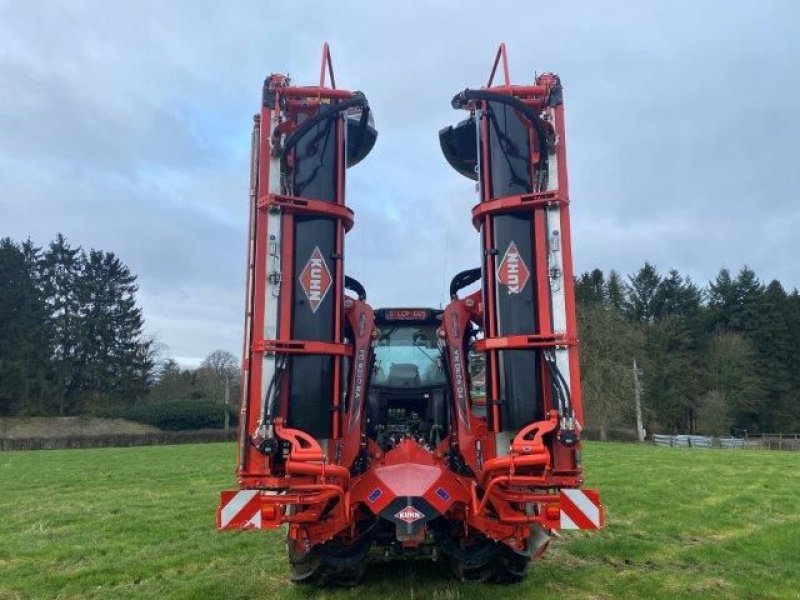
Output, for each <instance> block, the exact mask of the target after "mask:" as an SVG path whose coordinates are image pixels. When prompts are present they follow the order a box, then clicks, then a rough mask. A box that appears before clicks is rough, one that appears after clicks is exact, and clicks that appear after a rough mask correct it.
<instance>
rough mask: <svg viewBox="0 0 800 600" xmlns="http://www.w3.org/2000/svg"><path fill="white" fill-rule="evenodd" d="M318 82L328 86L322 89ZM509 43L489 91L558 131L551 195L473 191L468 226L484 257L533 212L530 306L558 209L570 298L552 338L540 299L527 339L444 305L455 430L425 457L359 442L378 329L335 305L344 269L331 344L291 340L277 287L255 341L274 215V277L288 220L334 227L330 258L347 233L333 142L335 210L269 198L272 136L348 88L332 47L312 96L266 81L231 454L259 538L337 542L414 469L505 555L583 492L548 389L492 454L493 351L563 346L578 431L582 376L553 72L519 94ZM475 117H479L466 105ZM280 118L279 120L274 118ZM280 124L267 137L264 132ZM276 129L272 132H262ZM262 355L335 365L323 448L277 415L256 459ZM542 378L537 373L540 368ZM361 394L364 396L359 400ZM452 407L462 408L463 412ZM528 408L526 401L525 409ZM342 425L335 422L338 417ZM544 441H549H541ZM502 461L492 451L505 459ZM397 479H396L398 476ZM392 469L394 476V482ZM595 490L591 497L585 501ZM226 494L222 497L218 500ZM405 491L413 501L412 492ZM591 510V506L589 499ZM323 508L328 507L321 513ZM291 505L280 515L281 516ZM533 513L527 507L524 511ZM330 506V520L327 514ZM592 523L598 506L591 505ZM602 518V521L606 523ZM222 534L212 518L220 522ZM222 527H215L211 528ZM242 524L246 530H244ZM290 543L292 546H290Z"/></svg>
mask: <svg viewBox="0 0 800 600" xmlns="http://www.w3.org/2000/svg"><path fill="white" fill-rule="evenodd" d="M499 65H502V70H503V78H504V83H503V85H499V86H494V87H492V82H493V80H494V75H495V73H496V71H497V68H498V66H499ZM326 73H327V75H328V76H329V78H330V85H331V87H326V85H325V82H326ZM510 81H511V77H510V74H509V71H508V61H507V56H506V50H505V45H501V46H500V48H499V50H498V53H497V56H496V58H495V62H494V64H493V67H492V71H491V74H490V77H489V82H488V84H487V88H485V89H490V90H493V91H500V92H503V93H507V94H510V95H513V96H515V97H517V98H519V99H520V100H522V101H523V102H525V103H526V104H528V105H529V106H531V107H532V108H535V109H536V110H538V111H546V112H549V122H550V123H554V127H553V131H552V132H551V134H552V135H553V137H554V139H555V140H556V144H555V157H556V160H557V163H558V188H557V190H550V191H542V192H534V193H531V194H525V195H520V196H510V197H505V198H492V197H491V196H490V190H491V186H490V185H484V186H483V190H482V191H483V195H482V198H481V202H480V203H479V204H478V205H477V206H476V207H474V209H473V210H472V221H473V224H474V225H475V227H476V228H478V229H479V230H481V231H482V235H483V236H484V244H485V247H486V248H492V247H493V245H494V244H493V242H494V240H493V239H492V235H491V231H492V228H491V226H490V222H489V220H490V217H491V216H492V215H494V214H497V213H501V212H522V211H532V212H533V215H534V225H533V231H532V235H533V236H534V239H535V240H536V246H535V250H534V255H535V261H536V268H535V269H534V271H535V274H536V282H535V285H536V289H537V295H538V297H539V298H544V297H546V296H547V295H548V294H549V281H548V279H547V278H548V263H547V247H546V239H547V232H546V230H545V225H546V224H545V209H546V208H547V207H552V206H554V205H557V206H558V207H559V208H560V227H559V228H560V232H561V238H562V261H563V265H562V268H563V277H562V281H563V285H564V286H565V288H564V289H565V299H566V307H565V308H566V330H565V331H552V328H551V327H550V322H551V315H550V308H549V302H539V303H538V304H539V311H540V312H539V314H538V317H539V323H540V324H542V326H541V327H540V331H536V332H531V333H530V334H529V335H514V336H502V337H501V336H498V335H497V323H496V321H495V318H494V314H493V311H487V310H486V307H485V306H484V305H483V297H482V294H481V292H480V291H477V292H475V293H473V294H471V295H469V296H467V297H466V298H463V299H457V300H454V301H453V302H451V303H450V304H449V305H448V306H447V307H446V308H445V310H444V312H443V315H442V327H441V329H440V332H439V335H440V337H441V338H442V341H443V346H444V348H445V350H446V352H447V356H448V365H449V369H450V376H451V384H452V388H453V389H452V392H453V397H454V401H453V403H452V404H453V407H452V416H453V419H452V422H453V423H454V427H453V428H452V432H451V436H450V438H449V439H445V440H443V441H442V442H441V443H440V444H439V446H438V447H437V448H435V449H434V450H433V451H432V452H428V451H425V450H424V449H423V448H422V447H421V446H419V445H417V444H416V443H415V442H413V441H412V440H409V439H405V440H403V441H401V442H400V443H399V444H398V445H397V446H396V447H394V448H392V449H391V450H390V451H387V452H385V453H384V452H383V451H382V450H381V449H380V448H379V447H378V446H377V445H376V444H375V443H374V442H373V441H372V440H369V439H367V438H366V436H365V435H364V433H363V408H364V403H365V402H366V390H365V382H366V381H368V376H367V377H366V378H365V373H369V371H370V370H371V361H372V344H373V341H374V338H375V334H376V333H377V332H376V331H375V328H374V317H373V312H372V309H371V308H370V307H369V306H368V305H366V304H365V303H364V302H361V301H358V300H355V299H353V298H350V297H346V296H345V295H344V289H343V279H344V272H343V264H342V263H343V261H342V260H337V261H336V262H335V273H334V284H333V285H334V288H333V289H332V290H331V293H333V295H334V300H335V302H336V310H335V314H336V322H335V337H334V339H335V340H336V341H335V342H332V343H326V342H315V341H308V340H293V339H291V329H290V326H291V323H290V318H289V315H290V314H291V305H292V298H291V294H292V293H293V287H292V286H290V285H283V286H282V290H281V294H280V307H279V322H278V323H279V326H278V336H277V339H274V340H271V339H264V337H263V334H262V333H261V332H263V331H264V325H265V306H266V302H272V301H274V299H273V298H267V297H266V293H265V292H266V280H267V277H268V275H269V274H268V268H267V261H268V243H267V239H266V232H267V224H268V220H269V219H271V218H276V215H280V216H279V217H277V218H280V219H281V231H282V247H283V249H282V251H281V256H280V259H281V277H282V281H284V282H291V281H292V278H293V276H294V274H293V271H292V265H293V264H294V257H293V256H292V249H293V247H294V244H293V240H292V232H293V226H292V225H293V219H294V215H295V214H319V215H324V216H328V217H331V218H333V219H335V220H336V222H337V224H338V226H337V233H336V253H337V255H338V256H342V252H343V248H344V235H345V232H346V231H347V230H349V229H350V228H351V227H352V226H353V213H352V211H351V210H350V209H348V208H347V207H346V206H345V205H344V170H345V155H344V151H343V149H342V148H343V145H342V144H341V143H340V144H339V156H338V174H339V177H338V179H337V181H338V189H337V197H336V202H335V203H324V202H321V201H318V200H315V199H312V198H300V197H294V196H288V195H285V194H280V193H270V192H269V190H270V177H271V173H270V161H269V160H268V157H270V156H271V155H272V153H273V146H275V145H276V144H279V143H280V136H281V135H285V134H287V133H290V132H291V130H292V129H293V128H294V127H296V125H297V122H296V118H297V115H298V114H300V113H305V114H306V115H309V116H310V115H313V113H314V111H316V110H318V109H319V107H320V106H321V105H323V104H325V103H327V102H330V101H331V100H333V99H339V100H343V99H348V98H350V97H352V96H353V92H349V91H346V90H341V89H337V88H336V87H335V80H334V76H333V68H332V64H331V59H330V51H329V49H328V46H327V44H326V45H325V46H324V48H323V55H322V63H321V67H320V81H319V85H318V86H308V87H295V86H291V85H289V83H290V82H289V80H288V78H287V77H285V76H283V75H272V76H270V78H269V79H268V84H269V90H270V92H271V93H272V94H273V96H274V102H273V103H272V104H271V105H264V106H262V108H261V112H260V114H259V115H257V116H256V117H255V128H254V135H253V147H254V163H253V164H254V168H253V176H252V180H251V215H250V219H251V229H250V231H251V239H250V243H249V249H248V290H247V301H246V313H247V315H248V316H249V327H246V330H245V347H244V359H243V364H242V368H243V378H242V408H241V420H240V429H241V437H240V442H239V449H240V458H239V464H238V468H237V475H238V482H239V486H240V488H242V489H245V490H248V489H251V490H252V489H257V490H263V491H262V492H260V493H259V496H260V500H259V501H260V502H261V509H260V510H261V518H262V525H261V527H262V528H268V527H276V526H278V525H279V524H280V523H288V524H289V534H288V535H289V538H290V540H293V542H294V543H295V544H298V545H301V546H302V545H303V544H305V546H306V547H308V545H313V544H317V543H320V542H323V541H326V540H328V539H330V538H331V537H333V536H335V535H339V536H345V537H347V536H348V535H350V536H355V534H356V524H357V522H358V521H359V520H360V519H362V518H365V517H368V516H369V514H370V513H373V514H376V515H377V514H378V513H379V512H380V510H381V507H382V506H383V505H385V504H388V503H389V502H390V501H391V499H392V498H393V497H394V496H391V495H389V494H387V495H386V496H385V497H383V498H379V499H378V500H376V501H374V505H372V504H373V499H372V498H371V497H370V496H371V491H374V489H375V486H377V485H380V484H381V482H384V483H386V481H387V479H386V478H387V477H394V478H395V479H398V478H399V483H398V482H397V481H395V483H396V484H397V485H398V486H399V488H398V489H401V488H402V489H406V490H409V491H411V490H416V488H415V485H417V484H418V482H417V481H416V479H418V477H417V476H416V475H415V473H422V472H428V473H433V474H434V475H435V477H436V479H435V481H436V482H437V485H439V484H441V485H442V486H447V489H448V491H449V495H450V496H451V499H450V500H449V501H447V502H445V501H444V500H442V498H441V497H438V496H437V495H436V494H434V493H433V491H432V490H433V489H434V487H435V486H430V487H429V488H427V489H421V488H420V490H419V493H420V495H421V496H423V497H424V498H425V499H426V500H427V501H428V502H429V503H430V504H431V505H432V506H434V507H436V508H437V509H438V510H440V511H441V512H442V514H444V515H445V516H446V517H447V518H450V519H456V520H461V521H463V522H464V523H465V524H466V527H469V528H472V529H474V530H476V531H479V532H481V533H483V534H485V535H487V536H488V537H490V538H492V539H496V540H502V541H503V542H504V543H506V544H507V545H509V546H511V547H513V548H517V549H522V548H524V547H525V544H526V543H527V541H526V540H527V539H528V536H529V535H530V530H529V527H530V525H531V524H534V523H537V524H539V525H540V526H542V527H544V528H545V529H558V528H559V526H560V523H559V513H560V510H561V508H562V507H563V504H564V500H563V499H562V495H560V494H559V493H558V490H559V489H560V488H575V487H578V486H580V485H581V483H582V476H581V469H580V465H579V463H578V460H577V453H578V449H579V446H578V447H575V448H566V447H564V446H562V445H561V444H559V443H557V442H555V441H554V436H553V432H554V431H555V430H556V428H557V427H558V413H557V411H556V410H555V408H556V407H555V406H554V405H553V399H552V398H551V397H550V393H549V391H548V390H549V386H548V385H546V383H547V381H545V385H543V386H542V388H543V390H544V392H545V399H544V402H545V406H544V408H545V414H546V418H545V419H544V420H543V421H540V422H536V423H531V424H530V425H528V426H527V427H525V428H523V429H522V430H521V431H520V432H518V433H517V435H516V436H515V437H514V439H513V441H512V444H511V448H510V452H509V453H507V454H503V455H501V456H498V455H497V454H498V453H497V452H496V448H495V433H496V432H497V431H498V430H499V428H500V419H501V415H500V411H499V407H498V405H497V403H495V402H492V399H496V398H498V397H499V389H498V385H499V383H498V376H497V373H498V354H497V353H498V351H499V350H501V349H524V348H528V349H532V348H554V347H558V348H566V349H567V351H568V359H569V365H570V387H571V395H572V404H573V407H574V410H575V413H576V417H577V420H578V422H579V423H581V424H582V423H583V410H582V404H581V396H580V379H579V364H578V349H577V325H576V320H575V303H574V290H573V268H572V256H571V246H570V244H571V240H570V223H569V194H568V186H567V170H566V147H565V136H564V111H563V105H562V104H560V103H559V104H557V105H555V106H550V105H548V104H547V102H546V100H547V98H548V95H549V94H550V92H551V90H552V89H554V88H555V87H556V86H557V85H558V80H557V78H556V77H555V76H554V75H551V74H544V75H541V76H539V77H537V79H536V82H535V84H534V85H529V86H515V85H512V84H511V83H510ZM473 108H475V107H474V106H473ZM282 111H284V113H283V114H284V115H286V114H288V115H289V118H288V119H286V120H281V113H282ZM272 123H276V124H277V125H275V126H274V127H270V124H272ZM481 127H482V131H483V138H484V139H487V137H486V134H487V124H486V121H485V119H484V120H483V122H482V123H481ZM342 128H343V125H342V122H341V120H340V121H339V126H338V132H337V135H338V136H339V140H342V136H343V131H342ZM271 130H273V133H272V135H271V134H270V131H271ZM530 144H531V148H534V149H535V153H534V156H533V157H532V160H531V168H533V165H534V164H535V163H536V161H537V160H538V155H537V153H538V152H544V151H546V149H544V148H539V147H538V141H537V140H536V139H535V137H534V136H533V134H532V133H531V138H530ZM482 152H483V156H482V158H481V160H482V161H483V164H488V156H487V148H486V144H482ZM276 211H280V212H276ZM483 268H484V274H485V280H484V285H485V286H486V288H485V289H486V295H487V301H488V302H489V304H490V305H494V303H495V298H494V291H495V284H496V282H495V280H496V271H495V259H494V257H493V256H491V255H488V256H487V257H486V259H485V264H484V265H483ZM341 315H344V318H345V319H347V321H348V322H349V325H350V328H351V330H352V331H353V332H355V335H354V337H355V339H353V340H351V343H348V344H344V343H341V340H342V331H343V322H342V318H341ZM470 321H472V322H474V323H476V324H477V325H479V326H480V327H481V328H482V329H483V330H484V332H485V336H486V337H485V338H484V339H482V340H480V341H478V342H476V343H475V344H474V350H477V351H481V352H485V353H486V355H487V363H488V366H489V375H490V377H489V379H490V380H489V382H488V383H489V399H490V400H489V402H488V403H487V409H488V410H490V411H492V420H491V421H490V422H491V423H493V427H492V430H490V428H489V427H488V425H487V421H486V420H485V419H483V418H479V417H477V416H476V415H475V414H474V413H473V411H472V399H471V398H470V394H469V370H468V363H467V357H466V356H464V354H465V353H464V351H463V350H464V348H465V345H464V336H465V335H466V331H467V327H468V325H469V323H470ZM266 353H278V354H291V353H300V354H330V355H332V356H333V357H334V360H335V361H336V369H335V373H336V380H335V384H334V389H333V392H332V393H333V397H332V398H331V405H332V406H333V409H334V422H333V427H332V431H331V436H330V441H329V444H328V448H327V452H325V451H324V450H323V449H322V447H321V446H320V444H319V442H318V441H317V440H315V439H314V438H313V437H311V436H309V435H307V434H305V433H304V432H302V431H298V430H293V429H289V428H287V427H286V426H285V420H284V419H283V418H282V417H278V418H276V419H275V430H276V435H277V437H278V438H279V439H281V440H284V441H286V442H289V444H290V451H289V453H288V455H287V456H285V457H280V458H279V459H277V460H276V459H275V457H273V456H270V455H266V454H264V453H262V452H261V451H259V450H258V449H257V448H256V447H255V445H253V444H252V443H251V441H250V436H251V435H252V434H253V432H254V431H255V430H256V428H257V427H258V425H259V408H260V406H261V402H262V388H263V386H262V383H263V382H262V378H263V357H264V356H265V354H266ZM345 358H349V362H350V364H351V368H350V370H349V377H350V379H349V385H348V390H349V392H348V398H347V406H346V410H345V411H341V410H340V409H341V406H340V398H341V389H342V385H341V384H342V382H341V381H340V379H339V377H340V373H342V369H341V368H340V366H341V365H342V363H343V361H344V360H345ZM542 372H543V373H544V376H545V378H547V373H546V369H542ZM359 389H360V396H359V392H358V390H359ZM287 393H288V390H287V386H283V387H282V396H281V398H280V411H279V414H280V415H285V414H286V408H287V402H288V398H287ZM459 398H461V399H463V402H462V403H460V402H459ZM532 401H533V399H532ZM340 417H341V418H340ZM546 437H547V439H549V440H550V441H546V439H545V438H546ZM453 447H456V448H458V449H459V451H460V453H461V454H462V456H463V458H464V460H465V462H466V464H467V466H468V467H470V469H471V470H472V471H473V472H474V473H475V477H474V478H472V477H466V476H464V475H459V474H456V473H455V472H454V471H452V470H451V469H450V468H449V465H448V463H447V461H446V455H447V454H448V452H449V451H450V450H451V449H452V448H453ZM362 453H366V454H368V455H369V456H370V458H371V460H372V465H371V466H370V468H369V469H367V470H366V471H365V472H364V473H363V474H359V475H351V470H350V466H351V465H352V464H353V462H354V460H355V459H356V457H357V456H358V455H359V454H362ZM501 454H502V453H501ZM398 467H400V468H401V470H400V471H398V470H397V468H398ZM398 473H399V474H398ZM589 493H591V494H595V496H596V493H595V492H592V491H589ZM228 494H229V492H228ZM409 495H410V494H409ZM598 502H599V501H598ZM331 503H333V504H331ZM288 506H292V507H293V510H292V511H291V512H288V511H287V510H286V507H288ZM530 507H533V510H532V511H531V510H529V508H530ZM326 509H328V510H326ZM600 511H601V515H602V507H600ZM603 518H604V517H603ZM218 525H220V523H219V514H218ZM220 526H221V525H220ZM245 527H246V525H245ZM298 547H299V546H298Z"/></svg>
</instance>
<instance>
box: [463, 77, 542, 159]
mask: <svg viewBox="0 0 800 600" xmlns="http://www.w3.org/2000/svg"><path fill="white" fill-rule="evenodd" d="M473 100H484V101H486V102H499V103H500V104H505V105H506V106H511V107H512V108H515V109H516V110H518V111H519V112H521V113H522V114H523V115H525V117H526V118H527V119H528V120H529V121H530V122H531V125H532V126H533V129H534V130H535V131H536V139H537V140H538V141H539V148H541V156H540V157H539V169H543V168H544V166H545V165H546V163H547V136H545V133H544V129H542V124H541V123H540V120H539V115H537V114H536V113H535V112H534V110H533V109H532V108H531V107H530V106H528V105H527V104H525V103H524V102H523V101H522V100H520V99H519V98H517V97H516V96H511V95H510V94H503V93H501V92H492V91H489V90H471V89H469V88H467V89H466V90H464V91H463V92H459V93H458V94H456V95H455V96H453V100H452V102H451V105H452V106H453V108H456V109H460V108H465V107H466V105H467V103H468V102H471V101H473Z"/></svg>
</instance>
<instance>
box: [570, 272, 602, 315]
mask: <svg viewBox="0 0 800 600" xmlns="http://www.w3.org/2000/svg"><path fill="white" fill-rule="evenodd" d="M575 299H576V301H577V303H578V304H580V305H582V306H588V305H589V304H593V303H598V302H599V303H602V302H604V300H605V278H604V276H603V272H602V271H601V270H600V269H595V270H594V271H592V272H591V273H582V274H581V275H580V276H579V277H578V278H577V280H576V281H575Z"/></svg>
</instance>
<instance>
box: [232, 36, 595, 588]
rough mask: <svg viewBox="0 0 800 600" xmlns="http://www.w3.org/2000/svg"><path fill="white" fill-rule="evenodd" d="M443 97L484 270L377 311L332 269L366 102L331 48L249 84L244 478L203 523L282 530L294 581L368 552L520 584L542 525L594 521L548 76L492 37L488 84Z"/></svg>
mask: <svg viewBox="0 0 800 600" xmlns="http://www.w3.org/2000/svg"><path fill="white" fill-rule="evenodd" d="M498 68H501V70H502V74H503V77H504V80H503V82H502V83H500V84H494V77H495V74H496V72H497V71H498ZM452 105H453V108H455V109H458V110H463V111H465V115H466V118H465V119H464V120H462V121H461V122H459V123H458V124H457V125H455V126H452V127H446V128H444V129H442V130H441V131H440V132H439V139H440V143H441V147H442V151H443V153H444V155H445V158H446V159H447V161H448V162H449V163H450V165H452V166H453V167H454V168H455V169H456V170H457V171H458V172H459V173H461V174H463V175H465V176H467V177H469V178H470V179H473V180H475V181H477V185H478V194H479V202H478V204H477V205H476V206H475V207H474V208H473V209H472V224H473V226H474V227H475V228H476V229H477V230H478V232H479V233H480V240H481V248H480V254H479V255H478V256H477V257H478V258H479V261H480V266H478V267H477V268H475V269H472V270H469V271H465V272H462V273H459V274H458V275H456V276H455V277H454V278H453V280H452V282H451V285H450V296H451V302H450V303H449V304H448V305H447V306H446V307H445V308H444V309H443V310H436V309H431V308H424V307H417V308H409V307H398V308H384V309H379V310H373V309H372V308H371V307H370V306H369V305H368V304H367V303H366V292H365V290H364V287H363V286H362V285H361V284H360V283H359V282H357V281H356V280H354V279H352V278H350V277H348V276H347V275H346V274H345V265H346V260H345V233H346V232H347V231H349V230H350V229H351V227H353V223H354V216H353V212H352V211H351V210H350V209H349V208H348V207H347V206H346V204H345V175H346V172H347V168H348V167H351V166H353V165H355V164H356V163H358V162H360V161H361V160H362V159H363V158H364V157H365V156H366V155H367V154H368V153H369V151H370V150H371V148H372V146H373V145H374V143H375V141H376V138H377V131H376V129H375V126H374V121H373V118H372V112H371V110H370V106H369V103H368V101H367V99H366V97H365V96H364V94H362V93H361V92H353V91H347V90H343V89H341V88H337V87H336V84H335V80H334V76H333V69H332V66H331V60H330V53H329V51H328V47H327V45H326V46H325V47H324V49H323V56H322V65H321V69H320V78H319V85H316V86H295V85H293V83H292V82H291V81H290V80H289V78H288V77H287V76H285V75H279V74H273V75H270V76H269V77H267V79H266V81H265V83H264V88H263V94H262V105H261V109H260V112H259V114H257V115H256V116H255V123H254V128H253V139H252V174H251V185H250V203H249V206H250V229H249V253H248V264H247V303H246V313H245V315H246V316H245V333H244V359H243V367H242V374H243V377H242V402H241V415H240V426H239V432H240V439H239V458H238V466H237V476H238V489H235V490H231V491H225V492H222V496H221V502H220V505H219V510H218V513H217V527H218V528H219V529H221V530H230V529H273V528H276V527H279V526H280V525H283V524H285V525H287V526H288V528H287V545H288V558H289V565H290V571H291V578H292V580H294V581H309V582H316V583H332V584H341V585H352V584H355V583H357V582H358V581H359V579H360V577H361V576H362V575H363V573H364V569H365V566H366V564H367V561H368V558H369V557H370V556H372V557H373V558H376V557H377V558H379V559H386V558H393V557H398V558H399V557H428V558H437V557H440V558H443V559H446V560H447V561H448V562H449V564H450V565H451V566H452V568H453V570H454V572H455V573H456V574H457V575H458V576H459V577H462V578H466V579H480V580H499V581H518V580H520V579H522V578H523V577H524V576H525V573H526V570H527V568H528V565H529V563H530V561H531V559H532V558H534V557H536V556H538V555H540V554H541V553H542V552H544V550H545V549H546V547H547V545H548V542H549V540H550V532H552V531H554V530H558V529H598V528H600V527H602V526H603V522H604V510H603V506H602V505H601V503H600V499H599V496H598V493H597V492H596V491H594V490H586V489H581V484H582V470H581V464H580V444H581V428H582V424H583V408H582V405H581V396H580V381H579V364H578V348H577V339H576V322H575V303H574V294H573V277H572V257H571V245H570V228H569V196H568V188H567V168H566V149H565V142H564V140H565V137H564V106H563V101H562V90H561V82H560V81H559V78H558V77H557V76H556V75H553V74H551V73H545V74H542V75H539V76H538V77H536V79H535V81H534V82H533V84H531V85H512V84H511V81H510V77H509V72H508V66H507V60H506V52H505V47H504V46H502V45H501V47H500V49H499V50H498V53H497V56H496V58H495V61H494V65H493V68H492V71H491V75H490V77H489V81H488V83H487V85H486V86H485V87H482V88H478V89H466V90H464V91H462V92H459V93H458V94H456V95H455V97H454V98H453V100H452ZM409 283H414V284H416V282H409ZM476 283H479V284H480V286H481V287H480V289H478V290H477V291H473V292H471V293H468V294H466V295H464V296H463V297H460V295H459V294H460V293H461V292H462V290H464V289H465V288H467V287H468V286H470V285H472V284H476ZM346 290H349V292H351V293H349V294H348V293H346Z"/></svg>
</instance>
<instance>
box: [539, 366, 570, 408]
mask: <svg viewBox="0 0 800 600" xmlns="http://www.w3.org/2000/svg"><path fill="white" fill-rule="evenodd" d="M545 362H546V363H547V368H548V370H549V371H550V375H551V377H552V378H553V379H554V381H553V385H554V387H557V388H558V389H557V390H556V393H557V395H558V397H559V404H561V405H562V407H563V409H561V407H559V408H560V410H559V413H562V414H561V416H564V417H569V416H570V415H569V414H566V413H567V411H570V412H571V411H572V397H571V395H570V393H569V385H568V384H567V380H566V379H564V375H563V373H561V369H559V368H558V364H557V363H556V358H555V355H554V354H551V353H549V352H545Z"/></svg>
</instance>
